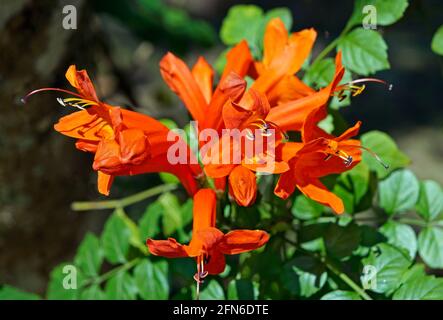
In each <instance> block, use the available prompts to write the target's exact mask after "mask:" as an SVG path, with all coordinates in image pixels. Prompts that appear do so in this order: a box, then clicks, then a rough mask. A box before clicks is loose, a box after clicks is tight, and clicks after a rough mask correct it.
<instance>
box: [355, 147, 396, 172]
mask: <svg viewBox="0 0 443 320" xmlns="http://www.w3.org/2000/svg"><path fill="white" fill-rule="evenodd" d="M358 148H360V149H363V150H365V151H367V152H369V154H370V155H371V156H373V157H374V158H375V160H377V161H378V163H380V164H381V165H382V166H383V167H384V168H385V169H386V170H388V169H389V165H388V164H386V163H384V162H383V160H382V159H381V158H380V157H379V156H378V154H376V153H375V152H374V151H372V150H371V149H369V148H366V147H363V146H359V147H358Z"/></svg>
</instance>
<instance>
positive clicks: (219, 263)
mask: <svg viewBox="0 0 443 320" xmlns="http://www.w3.org/2000/svg"><path fill="white" fill-rule="evenodd" d="M208 259H209V261H208V262H207V263H206V264H205V271H208V273H209V274H219V273H222V272H223V271H224V270H225V267H226V260H225V255H224V254H223V253H221V252H220V251H219V250H214V251H213V252H211V253H210V254H209V256H208Z"/></svg>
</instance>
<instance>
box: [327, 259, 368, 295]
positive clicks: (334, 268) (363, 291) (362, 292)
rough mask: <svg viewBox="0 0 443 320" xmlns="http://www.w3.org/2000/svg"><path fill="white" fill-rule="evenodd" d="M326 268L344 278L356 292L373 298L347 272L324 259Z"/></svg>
mask: <svg viewBox="0 0 443 320" xmlns="http://www.w3.org/2000/svg"><path fill="white" fill-rule="evenodd" d="M324 263H325V265H326V268H328V269H329V270H331V271H332V272H333V273H335V274H336V275H337V276H338V277H339V278H340V279H342V280H343V281H344V282H345V283H346V284H347V285H348V286H350V287H351V288H352V289H353V290H354V291H355V292H357V293H358V294H359V295H360V296H361V297H362V298H363V299H364V300H372V298H371V297H370V296H369V295H368V294H367V293H366V292H365V290H363V289H362V288H360V286H359V285H358V284H356V283H355V282H354V281H353V280H352V279H351V278H349V277H348V275H347V274H345V273H344V272H341V271H340V270H338V269H337V268H336V267H335V266H333V265H332V264H331V263H329V262H327V261H324Z"/></svg>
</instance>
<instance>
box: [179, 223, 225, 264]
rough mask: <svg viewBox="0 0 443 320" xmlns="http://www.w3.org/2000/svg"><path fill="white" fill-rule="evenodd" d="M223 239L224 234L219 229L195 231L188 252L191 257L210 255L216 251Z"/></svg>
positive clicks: (187, 248)
mask: <svg viewBox="0 0 443 320" xmlns="http://www.w3.org/2000/svg"><path fill="white" fill-rule="evenodd" d="M222 238H223V232H221V231H220V230H218V229H217V228H206V229H197V230H195V229H193V231H192V239H191V242H190V243H189V246H186V252H187V253H188V255H189V256H190V257H198V256H201V255H203V254H204V255H208V254H210V253H211V252H213V251H214V249H215V248H216V246H217V244H218V243H219V242H220V240H221V239H222Z"/></svg>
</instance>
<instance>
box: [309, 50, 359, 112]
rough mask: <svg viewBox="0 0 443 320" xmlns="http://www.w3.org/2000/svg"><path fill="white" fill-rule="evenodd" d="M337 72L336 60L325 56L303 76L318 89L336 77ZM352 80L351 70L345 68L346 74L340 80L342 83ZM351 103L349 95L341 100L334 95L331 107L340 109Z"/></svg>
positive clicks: (310, 84)
mask: <svg viewBox="0 0 443 320" xmlns="http://www.w3.org/2000/svg"><path fill="white" fill-rule="evenodd" d="M334 74H335V61H334V59H332V58H325V59H322V60H320V61H319V62H317V63H315V64H313V65H312V66H311V67H310V68H309V69H308V71H307V72H306V74H305V76H304V77H303V81H304V82H305V83H306V84H307V85H309V86H311V87H314V88H316V89H320V88H324V87H326V86H327V85H328V84H329V83H330V82H331V81H332V79H333V78H334ZM350 81H352V75H351V73H350V72H349V70H345V74H344V75H343V79H342V80H341V81H340V84H343V83H348V82H350ZM350 103H351V99H350V98H349V96H348V97H347V98H345V99H344V100H343V101H339V99H338V98H337V97H333V98H332V100H331V104H330V105H331V108H332V109H339V108H341V107H344V106H347V105H349V104H350Z"/></svg>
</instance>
